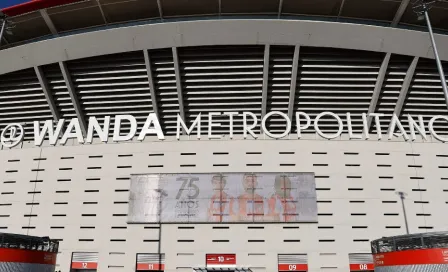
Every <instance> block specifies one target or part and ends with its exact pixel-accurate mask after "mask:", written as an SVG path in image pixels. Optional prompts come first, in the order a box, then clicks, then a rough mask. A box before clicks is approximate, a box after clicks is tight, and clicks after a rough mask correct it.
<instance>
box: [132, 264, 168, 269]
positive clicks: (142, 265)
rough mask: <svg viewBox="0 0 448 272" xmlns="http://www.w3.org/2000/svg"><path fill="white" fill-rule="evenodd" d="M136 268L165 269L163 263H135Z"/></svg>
mask: <svg viewBox="0 0 448 272" xmlns="http://www.w3.org/2000/svg"><path fill="white" fill-rule="evenodd" d="M137 270H138V271H142V270H144V271H148V270H156V271H163V270H165V265H164V264H160V265H159V264H158V263H139V264H137Z"/></svg>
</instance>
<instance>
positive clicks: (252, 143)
mask: <svg viewBox="0 0 448 272" xmlns="http://www.w3.org/2000/svg"><path fill="white" fill-rule="evenodd" d="M41 2H42V3H43V2H45V1H35V3H34V4H33V8H34V9H36V10H29V8H24V6H25V7H26V5H22V6H20V9H19V11H17V10H15V9H12V8H9V9H6V10H5V11H4V12H5V14H8V15H10V17H9V18H8V24H9V28H10V29H9V30H8V31H7V32H6V34H5V37H4V39H3V43H2V44H3V48H2V50H0V60H1V64H0V102H1V103H0V132H1V133H2V135H1V136H2V137H1V140H2V141H1V150H0V192H1V195H0V229H1V230H2V232H9V233H18V234H27V235H34V236H50V237H51V238H52V239H57V240H58V241H59V251H60V253H59V254H58V257H57V263H56V270H61V271H62V272H68V271H78V270H95V269H96V270H98V271H136V270H139V271H145V270H149V271H151V270H152V271H154V270H164V271H171V272H175V271H176V272H187V271H188V272H190V271H193V270H196V271H203V270H204V269H207V267H208V269H209V270H210V269H212V268H213V269H218V268H219V267H224V268H231V267H236V269H239V270H241V271H247V270H248V269H250V270H252V271H254V272H264V271H266V272H268V271H335V272H336V271H337V272H339V271H340V272H342V271H360V270H367V271H368V270H372V265H373V260H372V259H371V257H369V256H371V255H370V252H371V249H370V241H371V240H374V239H376V238H379V237H383V236H394V235H401V234H404V233H406V226H405V219H404V210H403V207H404V208H405V210H406V217H407V223H408V227H409V231H410V232H411V233H417V232H425V231H446V230H447V226H448V219H447V216H446V214H445V207H446V205H447V203H448V196H447V192H448V186H447V181H448V149H447V147H446V141H448V108H447V105H448V103H447V101H446V99H445V97H444V94H443V91H442V87H441V84H440V83H441V82H440V79H439V75H438V72H437V67H436V64H435V61H434V56H433V51H432V47H431V43H430V39H429V36H428V33H427V32H426V31H425V28H424V27H422V26H424V22H419V21H417V17H416V16H414V14H413V12H412V7H411V4H410V2H411V1H407V0H403V1H395V2H394V1H370V0H369V1H367V0H362V1H361V0H345V1H341V0H327V1H317V0H310V1H292V0H283V1H282V0H280V1H273V0H272V1H271V0H263V1H249V0H247V1H242V0H237V1H232V0H221V1H214V2H216V3H212V2H213V1H203V0H194V1H172V0H160V1H155V0H154V1H152V0H151V1H149V0H143V1H115V0H114V1H112V0H107V1H106V0H100V1H93V0H92V1H90V0H89V1H78V2H77V1H66V2H67V3H68V2H75V3H72V4H68V5H63V6H45V5H43V6H42V5H41V4H42V3H41ZM49 2H55V1H49ZM243 2H244V3H243ZM360 2H362V4H360ZM445 8H446V2H443V1H442V2H440V3H438V4H437V5H436V6H435V7H434V8H433V9H432V10H431V11H430V15H431V16H432V18H433V25H434V27H435V28H436V29H437V31H438V32H439V34H437V35H436V41H437V44H438V48H439V53H440V57H441V59H442V60H443V65H444V69H445V71H446V72H448V62H447V61H448V36H446V35H445V34H444V33H445V32H446V30H447V29H448V24H447V19H446V15H445V14H446V13H444V12H445ZM21 9H24V11H26V13H22V12H20V10H21ZM422 24H423V25H422ZM198 116H200V117H198ZM199 127H200V132H199V133H198V129H199ZM266 173H269V174H274V175H277V176H278V175H284V174H287V175H289V174H290V173H293V174H292V176H294V175H299V174H300V175H302V174H303V173H311V174H312V176H313V181H314V182H315V183H314V184H315V185H314V187H315V189H314V190H313V192H314V193H315V203H316V206H317V211H315V220H314V219H312V220H304V221H301V220H300V218H301V217H300V216H301V215H300V214H299V215H298V218H299V220H296V219H293V220H287V219H286V216H284V217H283V219H281V220H277V221H276V220H256V219H255V217H252V219H250V220H249V221H250V222H247V220H246V221H245V220H241V219H239V217H234V219H232V220H227V221H226V220H223V219H222V217H223V216H224V215H223V214H220V215H219V216H220V220H218V221H214V222H212V221H213V220H209V221H207V220H199V219H198V220H196V221H195V220H190V219H188V220H183V221H182V220H173V219H172V218H171V217H170V218H171V219H170V220H168V219H167V220H165V219H162V217H163V216H161V215H160V212H156V215H157V216H155V217H151V216H149V217H145V218H144V220H143V221H144V222H141V221H140V222H135V220H132V218H131V216H130V214H128V213H129V212H130V211H131V210H132V209H131V208H130V203H131V202H132V201H135V199H134V198H133V196H132V194H131V193H132V188H134V187H132V185H133V180H134V179H135V178H134V177H135V176H139V175H140V176H147V177H164V176H169V177H171V176H176V175H180V176H182V175H183V176H186V175H188V176H194V175H197V176H199V175H202V176H204V175H205V176H206V175H209V176H207V179H204V180H200V182H201V183H202V182H205V183H207V186H210V185H209V184H211V183H212V182H213V179H215V177H216V176H220V177H222V176H226V177H227V176H230V175H232V174H235V176H236V177H238V178H235V179H233V180H232V181H231V182H230V178H228V179H227V185H229V184H235V182H242V183H243V184H244V182H246V177H247V175H252V176H257V177H258V176H263V175H264V174H266ZM294 173H295V174H294ZM266 175H267V174H266ZM292 176H291V177H292ZM275 179H276V178H272V179H270V181H272V182H274V180H275ZM291 179H292V178H291ZM160 180H162V179H160ZM260 180H261V178H260ZM221 181H222V180H221ZM263 182H264V181H263ZM189 184H190V185H191V187H193V183H189ZM285 184H286V183H285ZM182 186H183V185H182ZM198 186H199V187H201V185H198ZM204 186H205V185H204ZM243 186H246V185H243ZM135 188H140V187H135ZM135 188H134V189H135ZM182 188H183V187H182ZM261 189H263V188H260V190H261ZM204 190H205V189H204ZM207 190H211V189H207ZM137 192H138V190H137ZM400 192H402V193H404V194H405V195H406V197H405V199H404V202H403V203H402V202H401V199H400V196H399V193H400ZM130 194H131V195H130ZM190 196H191V195H190ZM221 196H222V195H221ZM232 197H235V198H236V197H237V195H236V194H233V196H232ZM269 197H270V195H269V194H267V195H266V197H263V196H261V197H260V200H259V201H261V202H264V201H265V202H266V205H265V206H264V208H263V209H261V212H259V213H264V215H267V214H268V213H269V212H268V211H267V209H269V207H270V206H269V205H268V202H269ZM221 198H222V197H221ZM299 199H300V196H299ZM221 201H222V199H221ZM253 201H255V200H253ZM255 202H256V201H255ZM229 203H230V202H229ZM402 204H403V205H402ZM186 205H187V206H188V203H187V204H186ZM221 205H223V204H222V203H221ZM235 205H237V204H235ZM276 205H277V204H276ZM274 206H275V205H274ZM278 206H279V207H281V206H282V205H281V204H280V205H278ZM155 207H159V208H161V207H160V205H159V206H158V205H156V206H155ZM276 207H277V206H276ZM189 208H191V207H189ZM236 209H237V210H240V211H241V208H236ZM280 209H281V208H280ZM132 211H134V212H135V210H132ZM188 211H190V210H188ZM310 211H311V212H313V211H312V210H310ZM220 213H223V211H220ZM225 213H226V215H228V214H231V213H232V212H231V211H226V212H225ZM283 215H285V214H283ZM252 216H253V214H252ZM151 218H152V219H151ZM235 218H236V219H235ZM272 218H274V217H272ZM145 220H146V221H145ZM137 221H138V220H137ZM181 221H182V222H181ZM305 221H306V222H305ZM221 261H222V262H221Z"/></svg>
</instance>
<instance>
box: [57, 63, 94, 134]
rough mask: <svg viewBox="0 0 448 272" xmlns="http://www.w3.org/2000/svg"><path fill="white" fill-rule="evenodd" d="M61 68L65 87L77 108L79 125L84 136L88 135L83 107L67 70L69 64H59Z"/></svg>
mask: <svg viewBox="0 0 448 272" xmlns="http://www.w3.org/2000/svg"><path fill="white" fill-rule="evenodd" d="M59 67H60V68H61V72H62V76H63V77H64V81H65V85H66V86H67V90H68V93H69V95H70V98H71V100H72V103H73V107H74V108H75V112H76V117H77V118H78V120H79V124H80V126H81V130H82V132H83V133H84V136H86V135H87V125H86V120H85V118H84V113H83V110H82V108H81V105H80V103H79V100H78V95H77V94H76V90H75V87H74V86H73V81H72V78H71V76H70V73H69V71H68V69H67V64H66V63H65V62H59Z"/></svg>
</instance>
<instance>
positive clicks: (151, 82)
mask: <svg viewBox="0 0 448 272" xmlns="http://www.w3.org/2000/svg"><path fill="white" fill-rule="evenodd" d="M143 55H144V56H145V66H146V74H147V75H148V84H149V91H150V93H151V103H152V108H153V111H154V113H155V114H156V115H157V118H159V120H160V118H161V117H160V115H159V107H158V105H157V96H156V89H155V87H154V80H153V77H152V69H151V57H150V56H149V53H148V50H143Z"/></svg>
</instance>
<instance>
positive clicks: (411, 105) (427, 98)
mask: <svg viewBox="0 0 448 272" xmlns="http://www.w3.org/2000/svg"><path fill="white" fill-rule="evenodd" d="M443 68H444V70H445V73H448V62H444V63H443ZM447 81H448V78H447ZM408 114H409V115H410V116H412V117H413V118H414V120H417V116H418V115H422V116H423V122H424V124H425V127H426V131H428V125H429V121H430V119H431V118H432V117H433V116H434V115H445V116H446V115H448V109H447V106H446V101H445V97H444V94H443V90H442V85H441V83H440V78H439V74H438V71H437V66H436V63H435V61H434V60H430V59H420V60H419V62H418V64H417V68H416V69H415V73H414V77H413V79H412V82H411V85H410V87H409V92H408V95H407V97H406V99H405V101H404V104H403V108H402V111H401V117H400V120H403V122H402V124H403V126H404V128H405V129H406V130H408V129H409V124H408V121H407V115H408ZM434 131H435V132H436V133H437V134H440V135H447V134H448V130H447V129H446V122H445V121H443V120H440V119H439V120H438V121H436V122H434Z"/></svg>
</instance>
